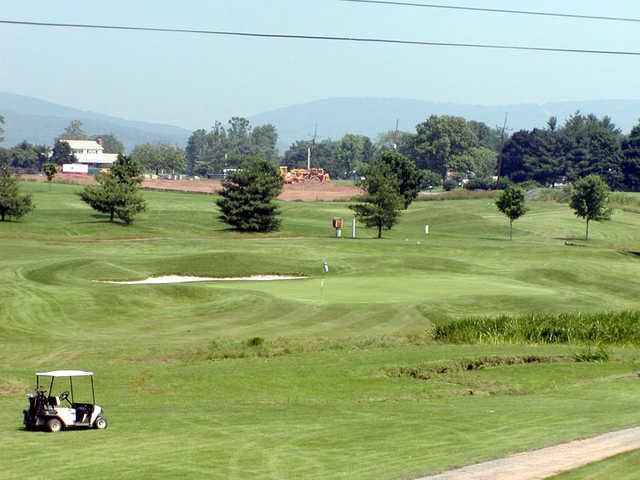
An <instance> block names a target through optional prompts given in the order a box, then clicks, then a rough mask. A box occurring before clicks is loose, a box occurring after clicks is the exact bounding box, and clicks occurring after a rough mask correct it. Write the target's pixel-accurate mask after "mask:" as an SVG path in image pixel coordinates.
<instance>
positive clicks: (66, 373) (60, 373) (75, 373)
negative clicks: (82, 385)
mask: <svg viewBox="0 0 640 480" xmlns="http://www.w3.org/2000/svg"><path fill="white" fill-rule="evenodd" d="M36 376H38V377H91V376H93V372H83V371H82V370H51V371H50V372H36Z"/></svg>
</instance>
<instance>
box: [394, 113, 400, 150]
mask: <svg viewBox="0 0 640 480" xmlns="http://www.w3.org/2000/svg"><path fill="white" fill-rule="evenodd" d="M399 123H400V120H399V119H398V118H396V131H395V132H394V134H393V150H394V151H396V152H397V151H398V124H399Z"/></svg>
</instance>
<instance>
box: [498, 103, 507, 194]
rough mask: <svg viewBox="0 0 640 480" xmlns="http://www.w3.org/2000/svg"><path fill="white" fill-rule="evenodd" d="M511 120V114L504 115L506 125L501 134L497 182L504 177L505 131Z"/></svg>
mask: <svg viewBox="0 0 640 480" xmlns="http://www.w3.org/2000/svg"><path fill="white" fill-rule="evenodd" d="M508 119H509V113H508V112H506V113H505V114H504V124H503V125H502V131H501V132H500V153H499V155H498V171H497V172H496V173H497V177H498V178H497V180H496V182H499V181H500V177H502V157H503V154H504V140H505V138H504V136H505V131H506V130H507V120H508Z"/></svg>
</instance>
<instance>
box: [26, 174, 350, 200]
mask: <svg viewBox="0 0 640 480" xmlns="http://www.w3.org/2000/svg"><path fill="white" fill-rule="evenodd" d="M22 177H23V178H24V179H25V180H32V181H37V182H44V181H46V177H45V176H44V175H22ZM55 181H58V182H63V183H78V184H82V185H87V184H91V183H94V182H95V180H94V178H93V177H92V176H89V175H70V174H59V175H57V176H56V180H55ZM142 187H143V188H148V189H151V190H167V191H175V192H193V193H213V192H215V191H217V190H220V189H221V188H222V183H221V182H220V181H219V180H163V179H156V180H146V179H145V180H144V181H143V182H142ZM360 193H362V192H361V190H360V189H358V188H356V187H353V186H349V185H342V184H339V183H335V182H328V183H298V184H294V185H285V186H284V188H283V189H282V193H281V194H280V196H279V197H278V198H279V199H280V200H285V201H290V202H291V201H302V202H313V201H332V200H348V199H349V198H351V197H353V196H355V195H359V194H360Z"/></svg>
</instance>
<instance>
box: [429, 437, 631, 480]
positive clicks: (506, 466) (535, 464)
mask: <svg viewBox="0 0 640 480" xmlns="http://www.w3.org/2000/svg"><path fill="white" fill-rule="evenodd" d="M637 449H640V427H637V428H629V429H626V430H619V431H617V432H611V433H606V434H604V435H599V436H597V437H593V438H588V439H585V440H576V441H573V442H569V443H563V444H560V445H556V446H555V447H548V448H543V449H541V450H534V451H531V452H523V453H518V454H515V455H511V456H509V457H506V458H501V459H499V460H492V461H490V462H484V463H477V464H475V465H469V466H467V467H463V468H459V469H456V470H450V471H448V472H444V473H440V474H437V475H430V476H426V477H421V478H419V479H417V480H539V479H543V478H549V477H552V476H553V475H557V474H559V473H562V472H566V471H569V470H573V469H576V468H579V467H582V466H584V465H587V464H588V463H592V462H597V461H600V460H604V459H606V458H609V457H613V456H614V455H618V454H620V453H624V452H629V451H631V450H637Z"/></svg>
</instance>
